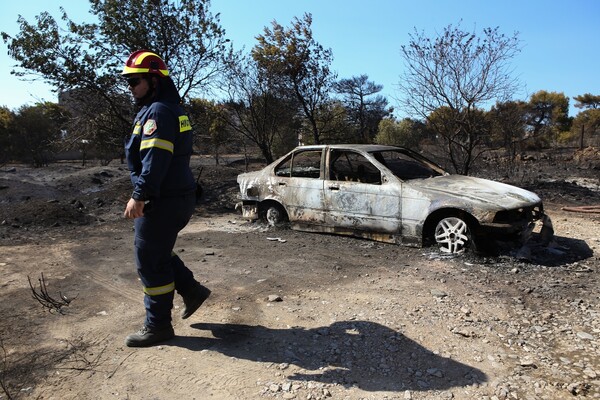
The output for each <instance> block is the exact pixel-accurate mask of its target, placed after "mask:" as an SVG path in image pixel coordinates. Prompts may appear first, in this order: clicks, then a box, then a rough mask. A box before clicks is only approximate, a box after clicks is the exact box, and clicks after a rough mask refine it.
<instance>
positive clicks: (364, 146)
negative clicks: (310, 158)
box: [296, 144, 403, 152]
mask: <svg viewBox="0 0 600 400" xmlns="http://www.w3.org/2000/svg"><path fill="white" fill-rule="evenodd" d="M325 147H329V148H331V149H353V150H362V151H366V152H373V151H384V150H395V149H403V148H402V147H399V146H387V145H381V144H312V145H305V146H298V147H296V150H322V149H324V148H325Z"/></svg>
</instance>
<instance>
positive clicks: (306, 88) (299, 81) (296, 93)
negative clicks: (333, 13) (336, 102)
mask: <svg viewBox="0 0 600 400" xmlns="http://www.w3.org/2000/svg"><path fill="white" fill-rule="evenodd" d="M311 24H312V16H311V15H310V14H304V17H303V18H302V19H299V18H297V17H295V18H294V20H293V22H292V25H291V27H289V28H284V27H283V26H281V25H280V24H278V23H277V21H273V23H272V28H271V29H269V28H267V27H265V29H264V32H263V34H262V35H259V36H258V37H257V40H258V44H257V45H256V46H254V48H253V49H252V57H253V58H254V60H255V61H256V62H257V64H258V67H259V69H260V70H262V74H263V76H266V77H269V79H270V84H271V85H273V86H276V87H278V90H275V91H287V92H289V93H291V96H293V97H295V99H296V101H297V102H298V106H299V113H300V114H301V115H303V117H304V118H305V119H306V121H307V123H308V124H309V126H310V128H311V130H312V135H313V141H314V143H319V142H320V139H321V138H320V135H321V132H320V131H319V125H318V121H317V114H318V113H319V109H320V108H321V107H322V105H323V104H325V103H326V102H327V101H328V96H329V90H330V88H331V85H332V83H333V81H334V80H335V74H334V73H333V72H332V71H331V69H330V65H331V62H332V60H333V55H332V52H331V49H327V50H326V49H323V47H322V46H321V45H320V44H319V43H317V42H316V41H315V39H314V38H313V35H312V29H311Z"/></svg>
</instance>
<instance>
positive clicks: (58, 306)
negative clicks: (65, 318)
mask: <svg viewBox="0 0 600 400" xmlns="http://www.w3.org/2000/svg"><path fill="white" fill-rule="evenodd" d="M27 280H28V281H29V287H30V288H31V293H32V295H33V298H34V299H35V300H37V301H38V303H40V304H41V305H42V306H43V307H44V308H47V309H48V310H49V311H50V312H52V311H56V312H58V313H59V314H64V310H63V307H64V306H68V305H69V304H70V303H71V301H72V300H73V299H74V298H73V299H71V298H69V297H67V296H65V295H63V294H62V293H60V292H58V295H59V297H60V300H56V299H54V298H53V297H52V296H50V294H49V293H48V288H47V287H46V280H45V279H44V274H43V273H42V274H41V277H40V278H39V279H38V282H39V284H40V288H39V290H36V288H35V287H34V286H33V283H31V278H30V277H29V275H28V276H27Z"/></svg>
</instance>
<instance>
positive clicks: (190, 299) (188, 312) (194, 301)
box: [181, 283, 210, 319]
mask: <svg viewBox="0 0 600 400" xmlns="http://www.w3.org/2000/svg"><path fill="white" fill-rule="evenodd" d="M208 296H210V289H208V288H207V287H205V286H202V285H201V284H199V283H198V284H197V285H196V287H195V288H194V290H192V292H191V293H190V294H189V295H187V296H183V304H184V307H183V311H181V318H183V319H186V318H189V317H191V316H192V314H193V313H195V312H196V310H197V309H198V308H200V306H201V305H202V303H204V301H205V300H206V299H208Z"/></svg>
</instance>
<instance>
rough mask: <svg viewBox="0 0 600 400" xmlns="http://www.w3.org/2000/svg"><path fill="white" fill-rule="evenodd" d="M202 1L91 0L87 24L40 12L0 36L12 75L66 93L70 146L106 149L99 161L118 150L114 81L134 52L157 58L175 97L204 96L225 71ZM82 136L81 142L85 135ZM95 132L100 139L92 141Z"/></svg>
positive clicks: (127, 119)
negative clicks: (165, 68) (86, 143)
mask: <svg viewBox="0 0 600 400" xmlns="http://www.w3.org/2000/svg"><path fill="white" fill-rule="evenodd" d="M209 5H210V2H209V1H208V0H180V1H177V2H173V1H168V0H131V1H126V2H124V1H120V0H90V6H91V10H90V12H91V14H93V15H94V16H95V18H96V22H94V23H81V24H79V23H76V22H74V21H72V20H71V19H70V18H69V17H68V15H67V13H66V12H64V10H63V15H62V25H63V26H59V23H58V22H57V21H56V20H55V19H54V18H53V17H52V16H51V15H50V14H48V13H47V12H42V13H41V14H40V15H38V16H37V17H36V18H35V19H36V21H35V23H29V22H27V21H26V20H25V19H24V18H22V17H19V20H18V22H19V25H20V32H19V33H18V34H17V35H16V36H14V37H13V36H11V35H9V34H8V33H6V32H2V37H3V40H4V42H5V43H6V44H7V46H8V53H9V56H11V57H12V58H13V59H14V60H16V61H17V63H18V64H17V67H18V68H17V69H16V70H15V71H13V73H14V74H16V75H17V76H30V77H33V78H38V79H43V80H44V81H46V82H47V83H49V84H50V85H52V86H53V87H54V88H56V90H57V91H60V92H63V93H67V94H68V95H69V96H70V97H71V98H72V99H73V101H71V103H70V104H69V109H71V111H72V113H73V115H74V116H75V118H77V119H78V120H79V121H73V124H74V125H76V126H82V121H85V123H86V124H88V125H87V126H88V129H86V130H85V131H84V130H81V129H79V130H77V131H74V130H71V131H72V132H70V133H71V134H73V135H75V136H76V138H72V140H71V141H72V142H73V143H76V142H80V141H81V140H89V141H92V142H94V143H95V144H96V146H97V147H101V146H104V145H106V146H109V147H108V148H107V149H105V150H104V151H103V153H105V154H107V155H108V154H113V155H114V153H115V148H114V146H115V144H116V143H119V146H120V147H122V143H123V141H122V138H123V136H124V134H125V132H127V131H128V128H127V129H124V127H125V126H129V124H130V123H131V119H132V113H133V110H132V105H131V102H130V100H129V93H128V92H127V88H126V85H125V83H124V82H123V80H122V79H121V77H120V72H121V71H122V68H123V63H124V60H125V59H126V57H127V56H128V55H129V54H130V53H131V52H133V51H135V50H138V49H149V50H152V51H155V52H157V53H158V54H160V55H161V56H162V57H163V58H164V59H165V61H166V62H167V65H168V66H169V69H170V75H171V77H172V78H173V80H174V82H175V84H176V86H177V88H178V89H179V91H180V93H181V94H182V97H183V98H184V99H185V98H187V96H188V95H191V94H193V93H198V92H200V91H206V90H208V88H209V87H210V85H211V84H212V83H213V82H214V80H215V78H216V77H217V75H218V74H219V73H220V72H221V71H222V69H223V67H224V63H223V57H224V55H226V54H227V52H228V51H230V46H229V44H228V40H226V39H225V37H224V35H225V32H224V30H223V29H222V28H221V27H220V23H219V18H218V16H216V17H215V16H213V15H212V14H211V13H210V12H209ZM85 132H87V136H85V137H83V136H84V133H85ZM99 132H101V133H102V135H108V137H106V136H103V137H102V139H100V138H99V137H97V136H96V137H94V134H97V133H99Z"/></svg>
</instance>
